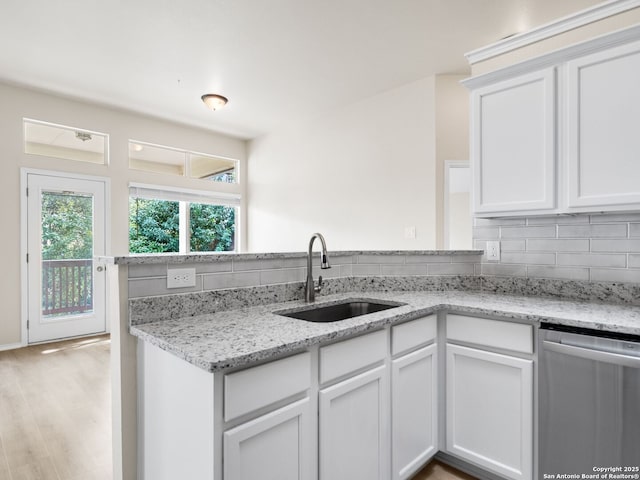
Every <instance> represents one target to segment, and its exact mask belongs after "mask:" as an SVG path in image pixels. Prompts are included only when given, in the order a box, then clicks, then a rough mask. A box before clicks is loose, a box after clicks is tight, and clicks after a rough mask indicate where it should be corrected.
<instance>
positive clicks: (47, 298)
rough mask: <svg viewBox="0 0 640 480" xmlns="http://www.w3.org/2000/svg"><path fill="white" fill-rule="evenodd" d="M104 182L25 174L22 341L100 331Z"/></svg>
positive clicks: (102, 325)
mask: <svg viewBox="0 0 640 480" xmlns="http://www.w3.org/2000/svg"><path fill="white" fill-rule="evenodd" d="M105 193H106V183H105V182H102V181H96V180H85V179H78V178H66V177H59V176H49V175H42V174H35V173H29V174H27V276H28V282H27V285H28V287H27V296H28V302H27V303H28V308H27V310H28V316H27V332H28V334H27V335H28V343H37V342H44V341H49V340H55V339H61V338H68V337H77V336H82V335H89V334H93V333H101V332H104V331H105V329H106V322H105V272H104V271H103V269H102V267H98V266H96V263H95V261H94V257H96V256H99V255H104V254H105V234H106V232H105V229H106V228H105Z"/></svg>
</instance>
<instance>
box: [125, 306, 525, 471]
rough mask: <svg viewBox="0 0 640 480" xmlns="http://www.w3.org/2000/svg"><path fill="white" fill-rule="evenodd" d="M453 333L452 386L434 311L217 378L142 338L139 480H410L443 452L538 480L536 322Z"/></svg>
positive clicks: (463, 320) (459, 322)
mask: <svg viewBox="0 0 640 480" xmlns="http://www.w3.org/2000/svg"><path fill="white" fill-rule="evenodd" d="M446 328H447V334H446V337H447V343H446V378H445V379H443V378H442V377H440V378H439V375H438V372H439V371H440V370H439V369H438V354H440V356H441V357H440V358H441V360H443V359H444V358H443V357H444V356H445V353H444V352H442V351H441V349H442V348H444V345H443V344H440V347H438V343H437V336H438V333H437V318H436V316H435V315H430V316H427V317H422V318H418V319H416V320H412V321H409V322H406V323H402V324H398V325H394V326H392V327H387V328H385V329H381V330H377V331H374V332H371V333H367V334H364V335H361V336H357V337H354V338H350V339H347V340H343V341H340V342H336V343H333V344H330V345H325V346H320V347H312V348H311V349H310V350H309V351H306V352H302V353H298V354H295V355H291V356H289V357H286V358H281V359H277V360H274V361H271V362H268V363H264V364H262V365H257V366H252V367H249V368H245V369H242V370H237V371H232V372H216V373H215V374H211V373H208V372H205V371H204V370H201V369H199V368H198V367H195V366H193V365H191V364H189V363H187V362H185V361H183V360H181V359H179V358H178V357H176V356H174V355H172V354H170V353H168V352H166V351H164V350H161V349H159V348H157V347H155V346H152V345H150V344H147V343H145V342H144V341H142V340H139V342H138V345H139V348H138V355H139V364H138V368H139V379H140V381H139V412H138V419H139V425H138V432H139V434H140V436H141V437H140V439H139V450H138V453H139V470H140V472H139V477H138V478H141V479H148V480H151V479H153V480H162V479H167V480H168V479H174V478H193V479H198V480H200V479H202V480H207V479H209V480H254V479H256V478H259V479H261V480H389V479H393V480H405V479H408V478H410V477H411V476H412V475H414V474H415V472H416V471H417V470H419V469H420V468H421V467H422V466H423V465H424V464H425V463H426V462H428V461H429V459H430V458H431V457H432V456H433V455H435V454H436V453H437V452H438V450H439V449H444V450H445V451H446V452H447V453H449V454H451V455H454V456H456V457H458V458H460V459H463V460H466V461H468V462H470V463H472V464H474V465H476V466H479V467H481V468H483V469H485V470H487V471H490V472H494V473H497V474H498V475H500V476H502V477H505V478H509V479H513V480H531V479H532V470H533V467H532V459H533V446H532V444H533V418H532V417H533V359H532V356H533V329H532V326H531V325H525V324H517V323H511V322H504V321H498V320H489V319H482V318H474V317H469V316H465V315H453V314H449V315H448V316H447V323H446ZM475 346H477V348H475ZM472 347H473V348H472ZM490 350H494V351H490ZM495 350H499V351H500V352H503V351H511V352H513V355H508V354H503V353H496V352H495ZM439 352H440V353H439ZM441 368H442V367H441ZM442 371H444V370H442ZM444 384H446V389H445V390H446V392H445V393H446V402H445V404H444V405H442V404H440V403H439V401H438V399H439V398H440V397H439V390H438V385H444ZM445 412H446V413H445ZM439 413H440V414H441V415H443V417H445V418H446V427H445V429H444V430H446V442H445V441H444V439H442V440H441V441H439V438H438V432H439V431H441V430H442V429H440V428H439V427H438V423H439V421H438V419H439V417H438V415H439ZM442 420H444V418H440V422H442Z"/></svg>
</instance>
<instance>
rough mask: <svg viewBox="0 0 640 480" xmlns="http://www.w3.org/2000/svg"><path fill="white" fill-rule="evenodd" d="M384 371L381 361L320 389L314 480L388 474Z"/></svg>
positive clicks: (371, 477) (370, 479)
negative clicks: (317, 474)
mask: <svg viewBox="0 0 640 480" xmlns="http://www.w3.org/2000/svg"><path fill="white" fill-rule="evenodd" d="M387 377H388V373H387V368H386V367H385V366H384V365H382V366H380V367H376V368H374V369H372V370H369V371H367V372H365V373H362V374H359V375H356V376H355V377H352V378H349V379H347V380H344V381H342V382H340V383H337V384H335V385H333V386H331V387H327V388H325V389H323V390H320V395H319V434H320V445H319V446H320V449H319V467H320V480H359V479H361V480H376V479H377V480H385V479H387V478H388V473H387V472H388V460H387V459H388V457H389V444H388V438H389V433H388V432H389V428H388V419H389V413H388V408H389V402H388V400H387V398H388V387H387V385H388V380H387Z"/></svg>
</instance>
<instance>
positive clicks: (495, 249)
mask: <svg viewBox="0 0 640 480" xmlns="http://www.w3.org/2000/svg"><path fill="white" fill-rule="evenodd" d="M484 254H485V255H486V256H487V260H489V261H492V262H497V261H499V260H500V242H499V241H498V240H495V241H491V242H487V249H486V250H485V252H484Z"/></svg>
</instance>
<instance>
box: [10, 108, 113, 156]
mask: <svg viewBox="0 0 640 480" xmlns="http://www.w3.org/2000/svg"><path fill="white" fill-rule="evenodd" d="M23 127H24V153H28V154H31V155H42V156H46V157H54V158H63V159H65V160H76V161H79V162H88V163H98V164H106V163H107V158H108V155H107V151H108V145H109V141H108V138H109V136H108V135H106V134H104V133H98V132H91V131H89V130H83V129H79V128H73V127H65V126H63V125H55V124H53V123H46V122H40V121H38V120H29V119H27V118H25V119H23Z"/></svg>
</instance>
